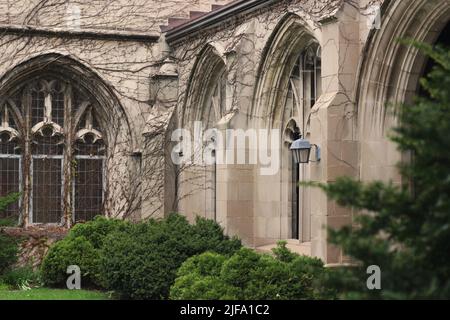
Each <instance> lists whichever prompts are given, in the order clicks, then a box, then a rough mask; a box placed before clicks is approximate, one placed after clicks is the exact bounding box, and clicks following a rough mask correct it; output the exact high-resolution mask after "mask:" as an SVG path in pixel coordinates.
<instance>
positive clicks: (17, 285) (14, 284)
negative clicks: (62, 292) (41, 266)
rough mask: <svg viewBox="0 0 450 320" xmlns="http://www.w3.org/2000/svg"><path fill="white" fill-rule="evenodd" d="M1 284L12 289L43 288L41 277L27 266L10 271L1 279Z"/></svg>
mask: <svg viewBox="0 0 450 320" xmlns="http://www.w3.org/2000/svg"><path fill="white" fill-rule="evenodd" d="M0 282H2V283H3V284H5V285H7V286H8V287H10V288H12V289H26V288H32V287H39V286H41V277H40V273H39V272H38V271H35V270H33V268H32V267H30V266H25V267H20V268H16V269H13V270H10V271H8V272H7V273H5V274H4V275H3V276H2V277H1V279H0Z"/></svg>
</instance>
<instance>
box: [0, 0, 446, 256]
mask: <svg viewBox="0 0 450 320" xmlns="http://www.w3.org/2000/svg"><path fill="white" fill-rule="evenodd" d="M71 2H72V1H63V2H61V1H46V2H42V1H35V0H34V1H24V0H16V1H9V0H1V1H0V6H1V9H2V10H0V20H1V21H0V29H1V32H0V115H1V123H0V195H6V194H9V193H11V192H15V191H20V192H21V199H20V201H19V202H18V203H17V204H13V205H11V206H10V207H8V208H7V210H6V212H4V213H2V215H3V216H5V215H6V216H14V217H17V218H18V219H19V222H20V225H21V226H22V227H24V228H30V227H33V226H37V225H38V226H44V227H45V226H54V225H59V226H63V227H70V226H71V225H73V224H74V223H78V222H82V221H86V220H89V219H92V218H93V216H95V215H98V214H104V215H106V216H109V217H121V218H127V219H133V220H141V219H145V218H148V217H162V216H164V215H167V214H169V213H170V212H175V211H176V212H179V213H181V214H184V215H186V216H187V217H188V219H189V220H190V221H193V220H194V219H195V217H196V216H203V217H207V218H210V219H215V220H216V221H217V222H219V223H220V224H221V225H222V226H223V227H224V228H225V230H226V232H227V233H228V234H231V235H238V236H239V237H240V238H241V239H242V240H243V242H244V243H245V244H246V245H248V246H251V247H257V248H260V249H261V250H267V249H269V248H270V247H271V246H273V244H274V243H276V242H277V241H278V240H280V239H285V240H288V242H289V246H290V248H292V249H293V250H295V251H297V252H300V253H304V254H310V255H314V256H317V257H320V258H322V259H323V260H324V261H326V262H327V263H344V262H346V261H345V257H344V256H343V255H342V253H341V252H340V251H339V250H338V249H337V248H334V247H333V246H331V245H329V244H328V243H327V232H326V228H327V227H331V228H337V227H340V226H343V225H346V224H349V223H351V222H352V215H353V214H354V212H352V211H351V210H348V209H344V208H341V207H339V206H337V205H336V204H335V203H334V202H332V201H330V200H328V199H327V198H326V196H325V195H324V194H323V193H322V192H321V191H320V190H318V189H314V188H306V187H303V186H300V187H299V186H298V182H299V181H318V182H325V183H330V182H333V181H335V179H336V178H337V177H339V176H343V175H345V176H350V177H354V178H356V179H359V180H362V181H371V180H375V179H378V180H383V181H393V182H394V183H396V184H400V183H402V181H401V177H400V176H399V174H398V171H397V169H396V164H397V163H398V162H399V161H407V156H406V155H402V154H400V153H399V152H397V150H396V148H395V146H394V145H393V144H392V143H391V142H389V140H388V139H387V136H388V134H389V130H390V129H391V128H392V127H393V126H394V125H395V123H396V119H395V115H392V114H391V113H390V112H388V111H387V109H386V105H387V104H389V103H404V102H409V101H411V99H412V97H413V96H414V95H415V94H417V93H418V92H419V78H420V77H421V76H422V75H423V73H424V70H426V67H427V61H426V59H425V58H424V57H423V56H422V55H421V54H419V53H418V52H417V50H415V49H412V48H410V47H408V46H405V45H403V44H401V43H399V42H398V41H397V39H398V38H412V39H415V40H418V41H424V42H427V43H432V44H434V43H436V42H437V41H438V40H442V41H445V38H446V37H448V34H449V30H448V22H449V18H450V1H448V0H384V1H383V0H376V1H374V0H352V1H350V0H244V1H241V0H237V1H213V0H211V1H207V0H192V1H180V0H172V1H163V2H161V1H142V0H129V1H124V0H109V1H87V0H86V1H77V2H76V3H75V2H74V3H73V4H72V3H71ZM198 123H201V124H202V127H201V129H200V132H201V133H202V134H203V133H205V132H207V129H216V131H215V132H216V133H222V134H223V136H224V137H226V138H225V140H227V141H226V143H225V145H226V146H225V148H224V149H226V151H235V153H236V154H237V155H239V154H244V155H245V156H246V159H248V158H249V157H251V155H252V154H253V152H254V151H255V148H256V147H255V146H254V145H252V144H251V143H241V144H239V143H233V141H232V140H233V138H234V137H233V136H230V135H229V134H228V133H227V132H232V131H229V130H230V129H234V130H235V131H233V132H238V130H239V129H241V133H242V132H243V133H244V134H246V135H251V132H266V133H267V136H271V137H273V136H276V135H272V133H274V132H278V133H279V135H278V138H277V139H278V141H275V142H276V143H275V147H274V148H272V150H271V151H270V153H273V154H275V153H276V154H278V155H279V161H278V162H276V163H275V164H276V168H272V169H275V170H272V171H273V172H271V173H270V174H261V173H262V172H263V170H264V169H267V163H263V162H261V161H256V162H254V163H253V162H252V163H250V162H249V163H247V162H244V163H240V162H237V161H235V162H233V163H229V162H226V163H216V164H214V163H209V164H205V162H202V161H200V162H196V161H191V162H189V161H185V162H182V163H178V164H177V163H176V162H174V161H173V160H174V158H176V157H178V159H179V158H180V157H186V156H187V155H190V152H189V150H186V149H185V148H186V147H185V146H186V144H185V142H186V141H183V143H181V142H179V141H178V143H177V141H176V139H175V140H174V139H173V133H174V132H175V129H177V128H185V129H188V130H191V132H194V131H195V128H196V124H198ZM249 129H252V130H254V131H251V130H249ZM227 130H228V131H227ZM236 130H237V131H236ZM258 130H259V131H258ZM264 130H265V131H264ZM300 136H302V137H304V138H306V139H308V140H309V141H310V142H311V143H312V144H315V145H317V146H319V147H320V149H321V158H320V161H314V162H310V163H308V164H301V165H298V164H296V163H295V162H294V161H293V155H292V152H291V151H290V150H289V148H290V145H291V143H292V141H293V140H294V139H296V138H298V137H300ZM208 139H209V140H211V139H212V137H207V138H205V137H204V136H203V140H202V141H203V142H207V141H208ZM172 140H174V141H172ZM247 141H249V140H247ZM269 141H270V139H269ZM180 145H182V146H183V147H181V148H180ZM212 152H213V153H214V152H215V153H216V157H217V153H218V151H212ZM192 153H193V155H192V156H193V157H194V158H195V157H197V158H198V157H199V155H200V158H202V152H201V151H199V150H193V152H192ZM174 156H175V157H174ZM311 160H318V159H315V155H311ZM269 165H270V164H269ZM272 165H273V163H272Z"/></svg>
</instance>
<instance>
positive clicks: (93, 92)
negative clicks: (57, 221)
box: [0, 53, 136, 227]
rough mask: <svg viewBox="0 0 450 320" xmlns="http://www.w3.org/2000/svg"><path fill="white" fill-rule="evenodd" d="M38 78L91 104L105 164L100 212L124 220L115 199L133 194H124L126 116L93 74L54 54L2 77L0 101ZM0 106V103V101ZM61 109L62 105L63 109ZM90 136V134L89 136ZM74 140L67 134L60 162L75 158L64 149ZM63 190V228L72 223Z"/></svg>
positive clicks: (128, 140) (128, 144) (129, 137)
mask: <svg viewBox="0 0 450 320" xmlns="http://www.w3.org/2000/svg"><path fill="white" fill-rule="evenodd" d="M43 77H51V78H53V79H55V80H61V81H62V82H67V83H70V84H71V85H73V87H75V88H76V89H77V90H78V91H79V92H80V93H82V94H83V96H86V97H89V102H92V108H93V109H95V111H92V112H95V115H96V116H95V117H96V120H97V121H98V122H99V125H100V127H101V128H102V130H103V136H102V138H103V140H104V142H105V146H106V151H105V154H104V156H105V159H104V160H103V161H104V165H103V166H102V172H104V173H105V174H103V176H102V180H103V183H102V185H103V188H104V189H103V200H102V203H103V204H102V207H103V209H102V210H103V211H104V212H105V214H106V215H108V216H114V217H120V216H125V215H127V214H129V213H128V212H124V211H126V209H127V208H129V207H131V205H130V206H129V205H128V204H125V203H124V202H123V201H122V200H121V199H130V198H131V197H130V196H129V194H128V193H129V191H128V190H131V189H133V188H130V184H131V183H132V179H131V176H132V172H131V170H132V169H130V168H131V167H132V165H131V162H132V159H131V156H130V155H131V152H132V146H133V145H134V144H135V141H136V140H135V137H134V135H133V131H132V130H131V127H130V124H129V119H128V117H127V115H126V112H125V110H124V108H123V107H122V105H121V103H120V101H119V99H118V98H117V96H116V94H115V93H114V89H113V87H112V86H110V85H108V84H107V83H106V82H105V81H104V80H103V79H102V78H101V77H100V76H99V75H98V74H97V73H96V72H95V71H93V70H92V69H90V68H88V67H87V66H85V65H84V64H83V63H81V62H80V61H77V60H76V59H75V58H73V57H70V56H67V55H62V54H59V53H46V54H42V55H38V56H34V57H31V58H29V59H27V60H25V61H22V62H20V63H19V64H17V65H16V66H14V67H13V68H11V69H10V70H8V71H7V72H5V74H4V75H3V76H2V77H1V78H0V97H1V98H2V99H5V98H6V99H9V98H8V97H11V96H13V95H14V93H15V92H17V90H19V88H20V87H23V84H25V83H29V82H32V81H34V80H37V79H41V78H43ZM0 102H1V103H3V101H0ZM64 104H65V105H66V103H64ZM94 105H95V107H94ZM84 107H85V106H84V104H80V107H79V109H78V110H77V112H76V113H74V114H73V115H72V121H71V123H70V124H66V125H68V126H71V127H72V128H73V129H72V130H69V132H74V131H75V130H78V129H76V128H75V126H76V125H77V123H75V122H73V121H74V120H75V119H76V118H77V117H78V119H79V121H81V111H80V110H81V109H83V108H84ZM67 110H70V109H67ZM90 112H91V111H89V113H90ZM86 121H87V120H86ZM95 131H96V130H92V132H95ZM69 136H70V137H69ZM74 139H75V137H74V136H72V134H71V135H68V136H66V137H65V144H67V146H68V147H66V146H65V148H67V151H64V159H66V158H65V157H66V155H67V154H71V155H72V156H70V157H69V158H67V159H72V157H73V158H75V156H74V153H72V152H71V151H69V150H70V146H72V145H74V141H75V140H74ZM24 152H26V151H24ZM26 154H29V153H26ZM27 158H28V156H27ZM67 159H66V160H67ZM64 161H65V160H64ZM27 165H28V164H27ZM28 166H29V165H28ZM68 168H69V167H68V166H67V165H64V169H63V171H64V176H66V175H67V176H70V170H71V169H68ZM106 173H107V174H106ZM23 177H24V181H25V182H24V183H28V184H30V183H31V182H30V180H29V179H30V178H29V177H30V174H29V172H28V171H27V170H26V169H25V168H24V169H23ZM69 180H72V178H69ZM69 186H70V183H69ZM63 189H64V191H63V192H64V208H65V209H64V220H63V221H64V222H62V223H63V225H64V226H66V227H70V226H71V224H72V222H73V221H71V218H70V214H71V212H72V210H71V209H68V208H71V205H70V204H66V202H67V201H66V200H67V199H69V197H70V190H68V187H66V185H65V184H64V187H63ZM66 189H67V190H66ZM28 193H29V192H28ZM66 193H67V194H66ZM118 199H119V200H118ZM23 202H24V203H27V205H28V203H29V199H25V201H23ZM26 211H27V210H26V209H25V213H27V212H26ZM24 219H25V220H24V222H23V224H25V225H27V224H28V223H31V222H30V221H28V220H27V219H28V218H27V217H25V218H24Z"/></svg>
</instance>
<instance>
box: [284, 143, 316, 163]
mask: <svg viewBox="0 0 450 320" xmlns="http://www.w3.org/2000/svg"><path fill="white" fill-rule="evenodd" d="M312 147H314V148H315V150H316V160H310V156H311V149H312ZM291 150H292V152H293V153H294V161H295V162H296V163H309V162H319V161H320V148H319V146H318V145H315V144H311V143H310V142H309V141H308V140H306V139H298V140H295V141H294V142H292V144H291Z"/></svg>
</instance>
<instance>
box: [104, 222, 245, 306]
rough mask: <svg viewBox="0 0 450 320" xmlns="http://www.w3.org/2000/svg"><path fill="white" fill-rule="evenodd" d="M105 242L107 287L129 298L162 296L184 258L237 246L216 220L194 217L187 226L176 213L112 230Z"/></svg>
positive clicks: (227, 252)
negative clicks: (122, 228)
mask: <svg viewBox="0 0 450 320" xmlns="http://www.w3.org/2000/svg"><path fill="white" fill-rule="evenodd" d="M105 241H106V243H107V245H105V246H103V250H102V252H103V254H102V270H103V271H104V273H105V275H106V277H105V281H106V286H107V288H108V289H110V290H114V291H115V292H117V293H118V294H119V295H120V296H121V297H122V298H128V299H166V298H168V296H169V290H170V286H171V285H172V284H173V282H174V280H175V277H176V272H177V269H178V268H179V267H180V265H181V264H182V263H183V262H184V261H185V260H186V259H187V258H189V257H191V256H194V255H196V254H199V253H202V252H205V251H208V250H209V251H216V252H218V253H221V254H223V255H231V254H233V253H234V252H235V251H236V250H238V249H239V248H240V247H241V243H240V241H239V240H237V239H235V238H233V239H229V238H228V237H227V236H225V235H224V234H223V230H222V228H221V227H220V226H219V225H218V224H217V223H215V222H212V221H208V220H205V219H202V218H198V219H197V220H196V224H195V225H191V224H189V223H188V221H187V220H186V218H185V217H182V216H180V215H176V214H173V215H170V216H169V217H168V218H166V219H164V220H159V221H157V220H150V221H149V222H147V223H142V224H137V225H134V226H133V227H132V228H130V229H129V230H126V231H123V230H122V231H116V232H113V233H111V234H110V235H109V236H108V237H107V238H106V239H105Z"/></svg>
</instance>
